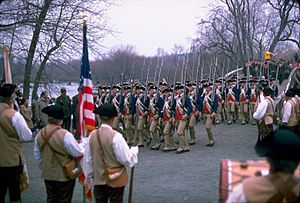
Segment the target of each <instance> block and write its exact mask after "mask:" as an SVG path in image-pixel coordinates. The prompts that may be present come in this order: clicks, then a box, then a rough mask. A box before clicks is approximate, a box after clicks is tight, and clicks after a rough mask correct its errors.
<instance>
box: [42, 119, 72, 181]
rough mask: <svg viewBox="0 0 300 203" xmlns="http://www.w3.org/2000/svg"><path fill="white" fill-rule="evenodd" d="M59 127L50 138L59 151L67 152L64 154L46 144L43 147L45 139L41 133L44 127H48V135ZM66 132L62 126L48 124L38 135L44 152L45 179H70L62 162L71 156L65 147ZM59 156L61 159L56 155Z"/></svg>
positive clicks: (43, 174)
mask: <svg viewBox="0 0 300 203" xmlns="http://www.w3.org/2000/svg"><path fill="white" fill-rule="evenodd" d="M57 128H59V129H58V130H57V131H56V132H55V133H54V134H53V135H52V136H51V138H50V139H49V143H50V145H51V146H52V147H53V148H54V149H55V150H56V151H57V152H59V153H61V154H65V156H62V155H60V154H57V153H55V154H54V152H53V150H51V149H50V147H49V146H48V145H47V144H46V145H45V146H44V147H43V149H42V145H43V143H44V139H43V137H42V135H41V133H42V132H43V130H44V129H46V136H45V137H47V136H49V135H50V134H51V132H54V130H56V129H57ZM65 134H66V130H64V129H62V128H61V127H60V126H57V125H53V124H48V125H47V126H46V127H44V128H42V129H41V130H40V131H39V133H38V135H37V144H38V146H39V148H40V150H41V152H42V159H43V163H42V178H43V179H45V180H53V181H68V180H69V179H68V178H66V177H65V175H64V171H63V167H62V164H63V163H65V162H66V161H67V159H68V157H70V155H69V154H68V152H67V150H66V148H65V147H64V136H65ZM55 156H56V157H58V159H59V161H58V160H57V158H56V157H55Z"/></svg>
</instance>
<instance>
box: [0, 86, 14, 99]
mask: <svg viewBox="0 0 300 203" xmlns="http://www.w3.org/2000/svg"><path fill="white" fill-rule="evenodd" d="M16 88H17V86H16V85H14V84H7V83H5V84H2V85H0V96H2V97H10V96H11V95H12V94H13V93H14V92H15V91H16Z"/></svg>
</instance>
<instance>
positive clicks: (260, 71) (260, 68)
mask: <svg viewBox="0 0 300 203" xmlns="http://www.w3.org/2000/svg"><path fill="white" fill-rule="evenodd" d="M263 57H264V54H263V53H262V56H261V61H260V66H259V78H258V81H259V80H260V78H261V75H262V66H263V59H264V58H263Z"/></svg>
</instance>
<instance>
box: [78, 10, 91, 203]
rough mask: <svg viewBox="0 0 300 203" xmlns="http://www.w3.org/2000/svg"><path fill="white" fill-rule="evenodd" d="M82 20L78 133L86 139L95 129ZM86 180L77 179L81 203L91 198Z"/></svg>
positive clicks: (81, 177)
mask: <svg viewBox="0 0 300 203" xmlns="http://www.w3.org/2000/svg"><path fill="white" fill-rule="evenodd" d="M79 15H80V16H81V17H82V19H83V53H82V62H81V72H80V84H79V99H78V100H79V102H78V109H79V119H78V120H79V125H78V127H79V132H80V136H81V137H88V135H89V133H90V132H91V131H92V130H93V129H95V119H92V117H93V115H94V114H93V110H94V107H93V106H94V105H93V103H91V102H90V101H91V97H92V95H91V92H92V88H93V87H92V86H93V84H92V77H91V71H90V66H89V58H88V44H87V36H86V35H87V18H88V16H89V15H88V13H87V12H81V13H80V14H79ZM86 180H87V177H85V176H84V173H82V174H81V175H80V177H79V181H80V183H81V184H82V190H83V202H84V203H85V202H86V194H87V198H89V199H91V198H92V193H91V187H90V184H89V182H88V181H86Z"/></svg>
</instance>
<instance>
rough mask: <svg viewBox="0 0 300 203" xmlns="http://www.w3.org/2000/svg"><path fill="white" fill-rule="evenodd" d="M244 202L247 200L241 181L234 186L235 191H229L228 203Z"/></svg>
mask: <svg viewBox="0 0 300 203" xmlns="http://www.w3.org/2000/svg"><path fill="white" fill-rule="evenodd" d="M233 202H234V203H244V202H247V201H246V197H245V194H244V187H243V184H242V183H240V184H239V185H237V186H236V187H234V189H233V191H232V192H230V193H229V195H228V198H227V200H226V203H233Z"/></svg>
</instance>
